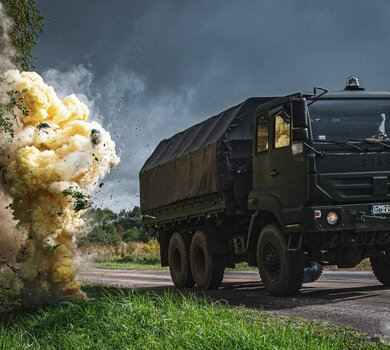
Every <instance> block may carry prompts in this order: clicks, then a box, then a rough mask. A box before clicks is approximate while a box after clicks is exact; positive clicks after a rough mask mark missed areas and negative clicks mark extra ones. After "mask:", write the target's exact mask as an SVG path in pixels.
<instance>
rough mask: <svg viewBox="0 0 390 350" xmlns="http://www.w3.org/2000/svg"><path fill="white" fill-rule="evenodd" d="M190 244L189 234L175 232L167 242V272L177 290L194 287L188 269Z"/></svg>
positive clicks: (189, 269)
mask: <svg viewBox="0 0 390 350" xmlns="http://www.w3.org/2000/svg"><path fill="white" fill-rule="evenodd" d="M190 244H191V235H190V233H189V232H182V233H179V232H175V233H174V234H173V235H172V237H171V240H170V241H169V247H168V264H169V271H170V273H171V277H172V281H173V283H174V284H175V286H176V287H177V288H184V287H186V288H192V287H193V286H194V285H195V282H194V278H193V277H192V273H191V268H190V257H189V252H190Z"/></svg>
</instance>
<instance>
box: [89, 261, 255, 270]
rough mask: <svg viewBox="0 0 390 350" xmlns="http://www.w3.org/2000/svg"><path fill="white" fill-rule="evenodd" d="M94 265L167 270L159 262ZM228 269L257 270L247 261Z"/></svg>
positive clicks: (110, 267) (108, 267)
mask: <svg viewBox="0 0 390 350" xmlns="http://www.w3.org/2000/svg"><path fill="white" fill-rule="evenodd" d="M94 266H95V267H98V268H103V269H124V270H167V269H168V267H167V266H164V267H162V266H161V265H160V263H153V264H148V263H140V262H123V261H120V260H115V261H106V262H100V263H95V264H94ZM227 270H230V271H246V270H257V267H253V266H249V265H248V264H247V263H245V262H243V263H239V264H236V268H234V269H227Z"/></svg>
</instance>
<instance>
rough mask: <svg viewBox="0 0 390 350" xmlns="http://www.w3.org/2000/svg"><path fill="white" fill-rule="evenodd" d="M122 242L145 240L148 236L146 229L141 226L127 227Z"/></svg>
mask: <svg viewBox="0 0 390 350" xmlns="http://www.w3.org/2000/svg"><path fill="white" fill-rule="evenodd" d="M122 239H123V241H124V242H147V241H148V240H149V236H148V235H147V233H146V230H145V229H144V228H142V227H132V228H131V229H128V230H126V231H125V233H124V234H123V238H122Z"/></svg>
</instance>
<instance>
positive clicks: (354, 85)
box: [344, 75, 364, 90]
mask: <svg viewBox="0 0 390 350" xmlns="http://www.w3.org/2000/svg"><path fill="white" fill-rule="evenodd" d="M344 90H364V88H362V87H361V86H360V84H359V79H358V78H356V77H354V76H352V75H351V76H349V77H348V79H347V82H346V84H345V89H344Z"/></svg>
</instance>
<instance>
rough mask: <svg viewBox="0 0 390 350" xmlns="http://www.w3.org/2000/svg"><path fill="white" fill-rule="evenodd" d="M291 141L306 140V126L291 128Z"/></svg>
mask: <svg viewBox="0 0 390 350" xmlns="http://www.w3.org/2000/svg"><path fill="white" fill-rule="evenodd" d="M292 137H293V141H308V140H309V129H308V128H293V129H292Z"/></svg>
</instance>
